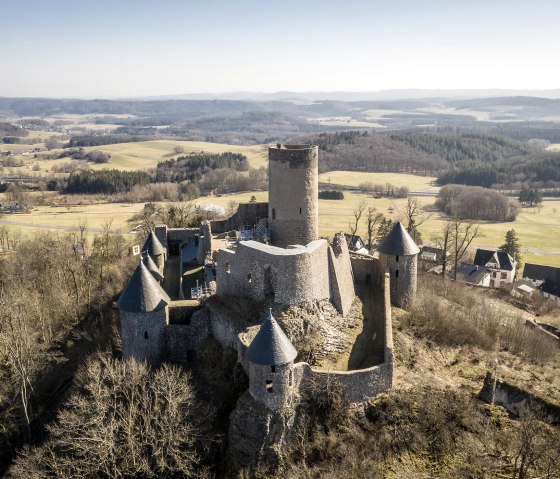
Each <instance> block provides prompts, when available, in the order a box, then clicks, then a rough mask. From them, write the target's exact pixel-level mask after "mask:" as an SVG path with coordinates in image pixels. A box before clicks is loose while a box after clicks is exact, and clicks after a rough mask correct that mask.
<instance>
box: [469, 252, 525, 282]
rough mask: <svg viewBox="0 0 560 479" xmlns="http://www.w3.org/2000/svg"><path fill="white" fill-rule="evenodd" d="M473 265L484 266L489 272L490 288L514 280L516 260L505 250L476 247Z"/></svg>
mask: <svg viewBox="0 0 560 479" xmlns="http://www.w3.org/2000/svg"><path fill="white" fill-rule="evenodd" d="M474 265H475V266H479V267H484V268H486V269H488V270H489V271H490V272H491V276H490V287H491V288H499V287H500V286H503V285H505V284H508V283H513V281H514V280H515V272H516V269H517V261H515V260H514V259H513V258H512V257H511V256H510V255H509V254H508V253H507V252H506V251H495V250H488V249H482V248H478V249H477V250H476V254H475V256H474Z"/></svg>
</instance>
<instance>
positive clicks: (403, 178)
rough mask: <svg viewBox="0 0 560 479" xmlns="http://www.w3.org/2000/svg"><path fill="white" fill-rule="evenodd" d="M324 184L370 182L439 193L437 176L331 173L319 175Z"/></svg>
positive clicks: (347, 184)
mask: <svg viewBox="0 0 560 479" xmlns="http://www.w3.org/2000/svg"><path fill="white" fill-rule="evenodd" d="M319 181H320V182H322V183H333V184H336V185H344V186H358V185H360V183H365V182H370V183H373V184H374V185H375V184H380V185H384V184H385V183H391V184H392V185H394V186H397V187H399V186H406V187H408V188H409V189H410V190H411V191H438V190H439V187H438V186H437V185H436V184H435V181H436V177H435V176H418V175H409V174H406V173H366V172H361V171H329V172H327V173H322V174H321V175H319Z"/></svg>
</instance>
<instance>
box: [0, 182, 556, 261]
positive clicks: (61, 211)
mask: <svg viewBox="0 0 560 479" xmlns="http://www.w3.org/2000/svg"><path fill="white" fill-rule="evenodd" d="M253 195H254V196H255V197H256V199H257V201H267V198H268V193H267V192H263V191H260V192H247V193H239V194H231V195H223V196H220V197H204V198H200V199H199V200H197V201H196V203H197V204H200V205H208V204H215V205H219V206H224V207H227V206H228V203H229V202H230V201H232V200H234V201H237V202H240V203H241V202H247V201H249V200H250V198H251V196H253ZM419 200H420V202H421V204H422V206H423V207H424V208H425V209H426V210H427V211H426V213H427V214H431V215H432V216H431V218H430V219H429V220H428V221H426V222H425V223H424V224H423V225H422V226H421V227H420V232H421V233H422V235H423V239H424V242H426V243H429V242H430V239H431V237H432V236H433V235H434V234H437V233H439V232H440V231H441V229H442V228H443V225H444V223H445V221H446V218H445V216H444V215H442V214H441V213H439V212H433V208H431V206H432V205H433V202H434V200H435V198H434V197H427V198H426V197H422V198H419ZM361 201H365V202H366V204H367V206H371V207H374V208H376V211H377V212H380V213H383V214H384V215H385V216H388V217H390V218H392V219H394V220H396V219H398V218H399V217H402V215H403V213H404V208H405V205H406V199H390V198H380V199H375V198H372V197H370V196H367V195H365V194H359V193H352V192H346V193H345V199H344V200H342V201H337V200H319V230H320V234H321V235H323V236H332V235H333V234H335V233H337V232H339V231H348V224H349V222H350V221H352V212H353V210H354V209H355V208H356V207H357V206H358V205H359V203H360V202H361ZM143 206H144V204H143V203H107V204H94V205H78V206H72V207H64V206H61V207H48V206H41V207H37V208H35V209H34V210H33V212H32V213H30V214H22V215H6V216H3V217H2V218H1V219H0V226H6V227H8V228H9V229H15V230H21V231H22V232H27V233H29V232H31V231H33V230H42V229H52V230H53V231H54V230H60V229H61V228H60V227H62V229H67V228H77V227H78V226H79V225H80V224H85V225H86V226H87V227H88V228H92V229H100V228H102V227H103V226H104V225H105V223H106V222H107V220H109V219H111V220H112V225H111V226H112V228H113V229H114V230H121V231H123V232H126V231H129V230H130V225H129V224H128V223H127V220H128V219H129V218H130V217H131V216H133V215H134V214H136V213H138V212H139V211H140V210H141V209H142V208H143ZM480 228H481V231H482V236H481V237H480V238H478V239H477V240H476V241H475V243H474V245H475V246H483V247H489V248H495V247H498V246H499V245H501V244H502V243H503V241H504V236H505V234H506V231H507V230H509V229H511V228H514V229H515V230H516V232H517V234H518V236H519V239H520V242H521V245H522V247H523V252H524V261H525V262H535V263H540V264H549V265H555V266H560V240H559V238H560V200H557V201H545V202H544V204H543V208H542V209H541V211H540V213H539V212H538V211H537V210H532V209H529V210H527V209H525V210H523V211H522V213H521V214H520V215H519V216H518V218H517V220H516V221H515V222H513V223H481V224H480ZM365 233H366V230H365V220H362V225H361V227H360V229H359V230H358V234H362V235H365ZM525 249H529V250H530V251H531V252H530V253H528V252H526V251H525ZM552 252H558V254H552Z"/></svg>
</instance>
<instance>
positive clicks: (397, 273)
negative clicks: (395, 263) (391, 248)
mask: <svg viewBox="0 0 560 479" xmlns="http://www.w3.org/2000/svg"><path fill="white" fill-rule="evenodd" d="M398 277H399V270H398V269H397V270H395V278H398Z"/></svg>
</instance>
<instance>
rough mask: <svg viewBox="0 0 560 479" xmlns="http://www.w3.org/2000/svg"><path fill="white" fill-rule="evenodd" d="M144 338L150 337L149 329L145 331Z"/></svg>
mask: <svg viewBox="0 0 560 479" xmlns="http://www.w3.org/2000/svg"><path fill="white" fill-rule="evenodd" d="M144 339H148V331H144Z"/></svg>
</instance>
